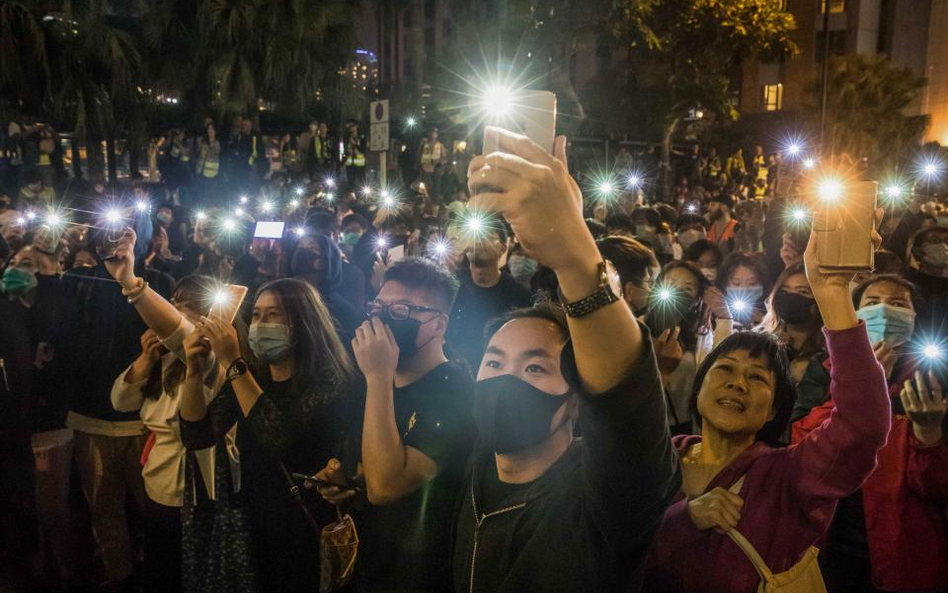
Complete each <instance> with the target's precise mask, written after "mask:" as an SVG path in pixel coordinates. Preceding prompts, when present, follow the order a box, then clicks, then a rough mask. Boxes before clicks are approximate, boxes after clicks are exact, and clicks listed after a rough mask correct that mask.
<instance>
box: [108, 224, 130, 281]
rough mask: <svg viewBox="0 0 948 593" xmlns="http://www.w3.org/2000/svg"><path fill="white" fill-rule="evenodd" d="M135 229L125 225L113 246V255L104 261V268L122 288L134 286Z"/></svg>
mask: <svg viewBox="0 0 948 593" xmlns="http://www.w3.org/2000/svg"><path fill="white" fill-rule="evenodd" d="M137 240H138V235H136V234H135V229H133V228H132V227H125V230H124V232H123V233H122V238H121V239H119V241H118V246H117V247H116V248H115V256H114V257H111V258H109V259H107V260H106V261H105V269H106V270H108V272H109V274H111V276H112V277H113V278H115V280H116V281H118V283H119V284H121V285H122V287H123V288H131V287H133V286H135V241H137Z"/></svg>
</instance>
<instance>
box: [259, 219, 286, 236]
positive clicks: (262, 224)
mask: <svg viewBox="0 0 948 593" xmlns="http://www.w3.org/2000/svg"><path fill="white" fill-rule="evenodd" d="M285 227H286V223H285V222H283V221H281V220H279V221H278V220H260V221H257V224H256V226H254V227H253V238H254V239H282V238H283V230H284V228H285Z"/></svg>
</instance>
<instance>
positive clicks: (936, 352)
mask: <svg viewBox="0 0 948 593" xmlns="http://www.w3.org/2000/svg"><path fill="white" fill-rule="evenodd" d="M922 355H923V356H924V357H925V358H927V359H928V360H940V359H941V358H942V357H943V356H944V355H945V352H944V350H942V348H941V346H939V345H938V344H926V345H925V346H923V347H922Z"/></svg>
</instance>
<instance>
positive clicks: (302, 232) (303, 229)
mask: <svg viewBox="0 0 948 593" xmlns="http://www.w3.org/2000/svg"><path fill="white" fill-rule="evenodd" d="M293 232H294V233H296V236H297V237H302V236H303V235H305V234H306V227H303V226H298V227H296V228H295V229H293Z"/></svg>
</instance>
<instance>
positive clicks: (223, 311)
mask: <svg viewBox="0 0 948 593" xmlns="http://www.w3.org/2000/svg"><path fill="white" fill-rule="evenodd" d="M247 290H248V289H247V287H246V286H241V285H239V284H225V285H223V286H221V287H220V289H219V290H218V291H217V292H215V293H214V304H213V305H211V310H210V311H209V312H208V317H213V318H217V319H220V320H222V321H224V322H226V323H227V324H228V325H229V324H231V323H233V322H234V318H235V317H237V311H239V310H240V305H241V303H243V302H244V297H246V296H247Z"/></svg>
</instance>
